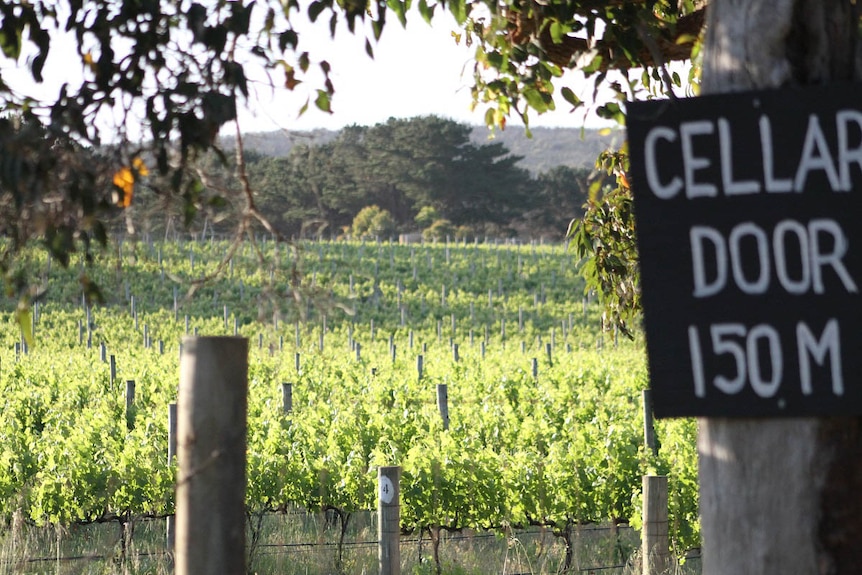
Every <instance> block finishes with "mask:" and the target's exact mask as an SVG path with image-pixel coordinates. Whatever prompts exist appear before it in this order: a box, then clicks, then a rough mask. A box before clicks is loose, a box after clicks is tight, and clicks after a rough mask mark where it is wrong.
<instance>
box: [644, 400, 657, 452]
mask: <svg viewBox="0 0 862 575" xmlns="http://www.w3.org/2000/svg"><path fill="white" fill-rule="evenodd" d="M641 397H642V399H643V408H644V446H645V447H646V448H647V449H649V450H650V451H652V452H653V454H655V455H658V445H657V444H656V441H655V425H654V424H653V416H652V392H651V391H650V390H648V389H645V390H643V392H641Z"/></svg>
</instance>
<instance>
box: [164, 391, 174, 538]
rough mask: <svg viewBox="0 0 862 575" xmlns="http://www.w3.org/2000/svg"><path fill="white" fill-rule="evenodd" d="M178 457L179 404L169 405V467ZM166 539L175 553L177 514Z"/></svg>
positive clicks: (170, 520)
mask: <svg viewBox="0 0 862 575" xmlns="http://www.w3.org/2000/svg"><path fill="white" fill-rule="evenodd" d="M176 456H177V404H176V403H171V404H168V467H170V466H171V464H172V463H173V460H174V457H176ZM165 538H166V539H167V548H168V553H173V552H174V544H175V542H176V538H177V530H176V514H174V515H168V517H167V521H166V525H165Z"/></svg>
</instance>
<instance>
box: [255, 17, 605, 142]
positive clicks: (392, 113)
mask: <svg viewBox="0 0 862 575" xmlns="http://www.w3.org/2000/svg"><path fill="white" fill-rule="evenodd" d="M309 26H311V25H309ZM457 31H459V30H458V27H457V24H456V23H455V21H454V19H452V18H451V17H449V15H448V14H442V13H441V14H438V15H437V16H435V19H434V22H433V27H432V26H429V25H428V24H427V23H426V22H425V21H424V20H422V19H421V18H420V17H419V15H418V14H416V13H412V14H408V24H407V28H406V29H404V28H402V26H401V25H400V23H398V22H397V20H395V19H394V18H393V19H391V20H389V21H388V22H387V25H386V28H385V29H384V31H383V35H382V37H381V39H380V42H379V43H378V44H376V45H375V46H374V53H375V57H374V59H371V58H369V57H368V55H367V54H366V53H365V40H364V37H362V36H353V35H351V34H350V33H349V32H348V31H347V30H346V29H345V30H339V31H338V32H337V33H336V37H335V39H334V40H333V39H332V38H331V37H330V35H329V32H328V29H327V28H326V26H317V25H315V26H313V27H310V28H309V29H308V30H307V31H306V32H305V33H303V32H301V33H300V43H301V45H306V46H308V47H309V48H310V52H311V53H312V55H313V57H315V56H316V57H317V58H320V59H325V60H327V61H328V62H329V63H330V64H331V65H332V73H331V79H332V81H333V83H334V85H335V95H334V98H333V102H332V110H333V113H332V114H326V113H324V112H320V111H318V110H317V109H316V108H314V106H313V104H312V105H311V106H309V108H308V111H307V112H306V113H305V114H304V115H303V116H301V117H297V113H296V112H297V111H298V110H299V109H300V108H301V106H302V104H303V103H304V102H305V101H306V98H307V93H304V92H303V93H299V94H290V92H289V91H288V90H286V89H279V90H276V91H273V90H272V89H270V88H269V87H268V86H266V85H265V84H266V83H265V82H260V84H259V85H258V87H257V88H256V90H255V91H256V94H255V95H254V96H253V99H254V100H255V101H256V104H255V106H254V108H253V109H250V110H246V111H244V112H243V113H242V114H241V121H242V124H243V126H244V130H245V131H266V130H278V129H287V130H308V129H312V128H329V129H338V128H340V127H343V126H345V125H349V124H360V125H373V124H376V123H379V122H385V121H386V120H387V119H388V118H390V117H397V118H409V117H413V116H419V115H427V114H434V115H437V116H442V117H445V118H449V119H452V120H456V121H459V122H463V123H466V124H474V125H481V124H484V114H485V109H486V108H485V107H482V106H481V105H480V106H479V107H477V109H476V110H475V111H471V110H470V107H471V102H472V97H471V95H470V86H471V83H472V71H473V65H472V64H473V62H472V55H473V51H474V49H475V47H472V48H471V47H467V46H466V45H465V44H464V42H463V41H462V42H461V43H460V44H458V43H456V41H455V38H454V37H453V32H457ZM309 48H306V49H309ZM568 74H570V75H571V76H570V77H564V80H566V85H568V86H569V87H571V88H572V89H573V90H575V92H576V93H578V94H579V95H580V96H582V97H584V98H586V97H587V96H588V95H589V94H588V88H587V85H586V83H585V82H583V81H582V80H581V81H580V82H577V81H576V80H574V79H573V74H574V73H573V72H569V73H568ZM261 79H262V78H261ZM301 88H303V87H302V86H300V88H298V91H300V92H301ZM312 99H313V98H312ZM558 107H559V108H560V109H558V110H556V111H555V112H552V113H547V114H543V115H542V116H537V115H535V113H534V114H531V119H530V124H531V126H554V127H577V128H580V127H581V125H582V124H583V121H584V118H583V113H582V112H578V113H575V114H571V113H569V112H568V109H569V106H568V105H567V104H565V103H562V104H558ZM519 124H520V122H519V121H518V120H517V119H516V118H510V125H513V126H514V125H519ZM589 124H592V125H597V120H596V119H595V118H591V119H590V121H589Z"/></svg>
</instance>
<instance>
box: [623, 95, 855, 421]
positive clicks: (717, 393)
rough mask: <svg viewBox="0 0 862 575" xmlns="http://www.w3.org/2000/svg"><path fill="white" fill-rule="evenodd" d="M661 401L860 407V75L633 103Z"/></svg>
mask: <svg viewBox="0 0 862 575" xmlns="http://www.w3.org/2000/svg"><path fill="white" fill-rule="evenodd" d="M628 136H629V146H630V151H631V175H632V187H633V192H634V198H635V216H636V221H637V230H638V244H639V251H640V265H641V284H642V290H643V293H642V301H643V307H644V321H645V328H646V337H647V352H648V355H649V369H650V378H651V382H652V383H651V385H652V389H653V399H654V409H655V414H656V415H657V416H659V417H667V416H688V415H705V416H719V417H725V416H729V417H737V416H808V415H860V414H862V307H860V291H859V290H860V287H862V86H851V85H848V86H830V87H828V88H826V87H823V88H805V89H784V90H781V91H769V92H756V93H744V94H733V95H721V96H709V97H700V98H692V99H682V100H663V101H651V102H632V103H630V104H629V106H628Z"/></svg>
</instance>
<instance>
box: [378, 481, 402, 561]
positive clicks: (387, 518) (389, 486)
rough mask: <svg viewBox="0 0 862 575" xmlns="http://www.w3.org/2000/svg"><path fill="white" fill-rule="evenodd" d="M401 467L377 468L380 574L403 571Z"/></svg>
mask: <svg viewBox="0 0 862 575" xmlns="http://www.w3.org/2000/svg"><path fill="white" fill-rule="evenodd" d="M400 479H401V468H400V467H380V468H379V469H378V470H377V487H378V494H377V495H378V505H377V513H378V521H377V541H378V543H377V545H378V558H379V565H380V575H400V573H401V547H400V544H401V506H400V487H399V482H400Z"/></svg>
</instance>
